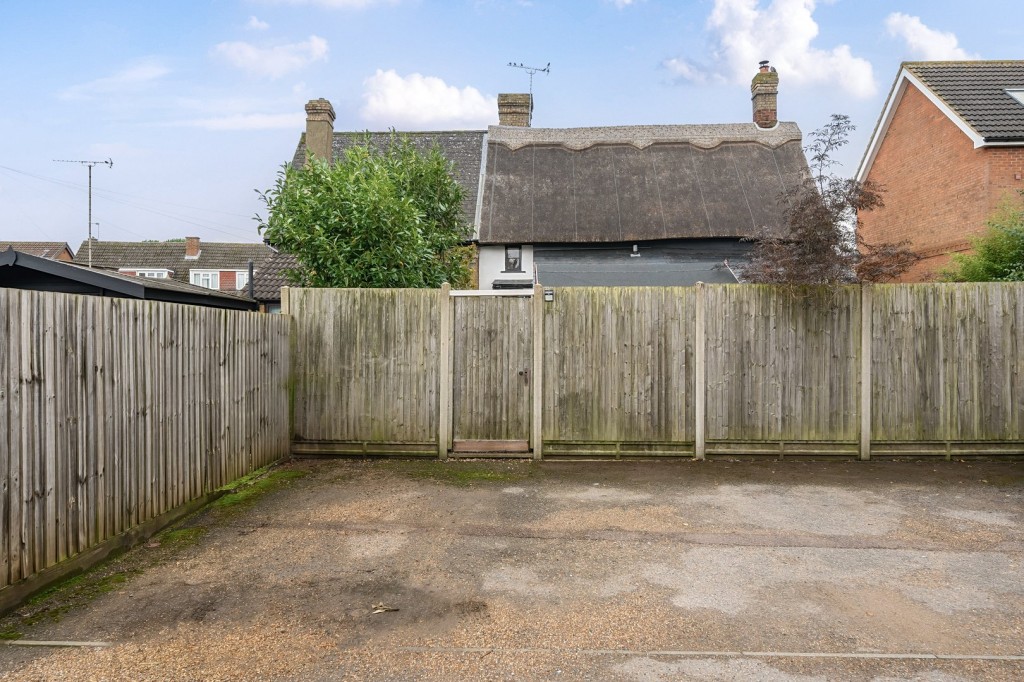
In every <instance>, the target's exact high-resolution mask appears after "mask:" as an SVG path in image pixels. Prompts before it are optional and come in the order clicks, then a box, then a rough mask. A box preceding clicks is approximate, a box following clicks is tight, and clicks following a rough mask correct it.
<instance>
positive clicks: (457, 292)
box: [449, 287, 533, 298]
mask: <svg viewBox="0 0 1024 682" xmlns="http://www.w3.org/2000/svg"><path fill="white" fill-rule="evenodd" d="M449 295H450V296H458V297H461V296H520V297H524V298H529V297H531V296H533V287H530V288H529V289H452V290H451V292H449Z"/></svg>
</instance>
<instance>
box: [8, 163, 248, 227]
mask: <svg viewBox="0 0 1024 682" xmlns="http://www.w3.org/2000/svg"><path fill="white" fill-rule="evenodd" d="M0 169H3V170H7V171H10V172H12V173H18V174H19V175H27V176H28V177H30V178H35V179H36V180H43V181H45V182H52V183H53V184H55V185H62V186H64V187H70V188H72V189H82V186H81V185H79V184H77V183H73V182H68V181H66V180H60V179H58V178H51V177H47V176H45V175H37V174H35V173H29V172H28V171H23V170H18V169H17V168H11V167H10V166H4V165H0ZM104 194H113V195H116V196H122V197H127V198H129V199H139V200H141V201H149V202H153V203H156V204H167V205H168V206H177V207H179V208H189V209H192V210H193V211H205V212H207V213H220V214H222V215H228V216H232V217H235V218H248V217H249V216H247V215H242V214H241V213H234V212H232V211H221V210H218V209H216V208H206V207H203V206H192V205H191V204H182V203H179V202H175V201H164V200H162V199H153V198H152V197H143V196H139V195H138V194H128V193H127V192H115V191H114V190H112V189H97V190H96V196H103V195H104Z"/></svg>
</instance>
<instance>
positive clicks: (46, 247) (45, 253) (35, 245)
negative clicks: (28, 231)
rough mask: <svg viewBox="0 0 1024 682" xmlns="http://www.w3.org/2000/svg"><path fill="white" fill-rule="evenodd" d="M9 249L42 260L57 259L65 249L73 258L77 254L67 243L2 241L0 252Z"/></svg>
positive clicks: (0, 242)
mask: <svg viewBox="0 0 1024 682" xmlns="http://www.w3.org/2000/svg"><path fill="white" fill-rule="evenodd" d="M7 249H14V250H15V251H20V252H21V253H27V254H29V255H31V256H39V257H40V258H56V257H57V256H58V255H60V253H61V252H62V251H63V250H64V249H67V250H68V253H69V254H70V255H71V257H72V258H74V256H75V252H74V251H72V250H71V247H70V246H68V243H67V242H2V241H0V251H6V250H7Z"/></svg>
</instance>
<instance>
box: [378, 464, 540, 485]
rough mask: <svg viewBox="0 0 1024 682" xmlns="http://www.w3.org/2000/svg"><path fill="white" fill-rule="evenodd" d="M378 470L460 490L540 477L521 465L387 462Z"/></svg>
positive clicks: (535, 471) (537, 472)
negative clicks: (479, 484) (475, 485)
mask: <svg viewBox="0 0 1024 682" xmlns="http://www.w3.org/2000/svg"><path fill="white" fill-rule="evenodd" d="M380 466H381V467H382V468H384V469H387V470H390V471H393V472H395V473H397V474H400V475H403V476H408V477H409V478H415V479H427V480H431V481H437V482H438V483H444V484H447V485H454V486H461V487H466V486H471V485H473V484H474V483H481V484H487V483H504V484H508V483H519V482H522V481H525V480H527V479H530V478H534V477H536V476H539V475H540V473H541V472H540V469H539V468H537V467H535V466H533V465H532V464H530V463H525V462H465V461H461V462H453V461H447V462H441V461H437V460H428V461H422V460H387V461H384V462H381V465H380Z"/></svg>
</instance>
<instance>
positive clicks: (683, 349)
mask: <svg viewBox="0 0 1024 682" xmlns="http://www.w3.org/2000/svg"><path fill="white" fill-rule="evenodd" d="M541 295H542V291H541V290H540V289H538V290H537V291H536V292H535V293H534V297H535V303H536V304H535V305H531V306H525V307H524V306H520V305H517V304H514V303H510V302H509V299H507V297H506V298H504V299H499V298H488V297H485V296H484V297H477V298H475V299H473V302H472V305H462V304H461V303H460V304H459V305H458V307H456V304H455V300H456V298H457V294H456V292H448V291H446V290H443V291H440V292H437V291H430V292H427V291H411V290H390V291H380V290H376V291H375V290H307V289H299V290H294V289H293V290H291V291H290V294H289V296H290V301H291V304H290V305H289V308H288V311H287V312H289V313H290V314H291V315H292V316H293V317H294V319H295V324H296V339H297V343H296V346H295V350H296V352H295V354H294V356H293V363H294V365H295V368H296V373H297V374H296V376H297V377H298V380H297V382H296V417H297V418H296V431H295V442H294V443H293V447H294V448H295V450H296V451H301V452H323V453H332V452H368V453H381V454H389V453H395V452H403V453H407V452H409V451H416V452H419V453H420V454H428V455H432V454H434V453H437V454H440V456H442V457H443V456H446V455H447V454H448V452H449V451H450V449H451V445H452V443H453V440H452V438H451V437H450V434H451V433H452V432H453V427H454V430H455V432H456V433H458V432H459V425H460V424H462V423H463V422H464V421H466V420H470V419H474V420H477V421H474V422H473V424H474V427H473V431H472V434H473V435H474V436H475V437H479V436H480V435H481V434H482V433H485V432H489V433H493V434H494V435H492V436H491V437H492V438H495V439H496V440H495V443H498V444H499V445H500V444H502V443H507V441H500V440H498V439H500V438H503V437H504V438H525V436H522V435H521V434H522V433H523V432H524V431H525V430H526V429H525V427H524V425H522V424H520V423H518V422H517V423H515V424H512V423H511V422H509V423H505V422H502V423H496V424H494V425H491V426H490V427H487V425H486V424H481V423H478V421H479V418H480V417H481V416H487V415H490V416H491V417H490V418H492V419H497V420H500V419H503V417H502V415H509V414H514V415H517V419H518V415H519V414H520V412H517V411H516V410H514V409H510V408H512V407H515V406H516V405H522V404H523V403H522V401H523V400H528V401H529V400H530V399H529V396H528V395H527V394H524V393H523V381H522V380H519V379H517V378H516V376H514V375H513V374H512V373H511V372H513V371H518V372H519V373H522V372H523V369H524V368H523V367H522V366H521V365H523V364H524V359H523V358H524V357H525V356H523V357H520V356H522V353H519V352H515V353H513V352H512V351H511V350H510V349H512V348H514V347H515V348H518V347H519V346H522V345H523V344H524V343H526V341H525V340H526V339H529V338H531V334H532V339H533V349H532V352H533V354H534V357H535V358H536V362H535V365H534V368H533V375H534V376H533V380H534V381H535V382H537V381H539V384H535V385H534V387H533V388H532V391H533V393H532V401H530V408H529V410H528V412H529V420H530V421H531V425H530V428H529V431H530V432H531V434H532V435H531V437H530V445H531V447H532V449H533V451H534V454H535V456H537V455H539V454H540V453H541V452H543V453H544V454H545V455H546V456H558V455H595V456H604V455H612V456H617V457H618V456H629V455H644V456H650V455H661V454H676V455H679V454H685V455H695V456H697V457H702V456H704V455H705V453H706V454H709V455H714V454H739V453H744V454H771V455H786V454H839V455H847V456H858V455H859V456H860V457H862V458H867V457H870V455H871V453H872V452H874V453H876V454H937V455H945V456H952V455H954V454H966V453H971V452H977V453H979V454H988V455H992V454H1024V335H1022V333H1021V332H1022V331H1024V285H1021V284H926V285H920V284H918V285H876V286H866V287H863V288H861V287H857V286H850V287H839V288H829V289H816V288H797V289H795V288H791V287H767V286H751V285H711V286H698V287H695V288H661V287H659V288H653V287H650V288H648V287H637V288H566V289H556V290H554V291H553V297H552V300H550V301H549V300H543V301H541ZM546 298H547V297H546V296H545V297H544V299H546ZM512 300H513V301H514V299H512ZM510 306H511V307H510ZM513 308H514V309H515V311H517V312H516V314H515V316H514V319H515V320H517V322H516V324H517V325H518V324H522V325H526V326H527V327H528V328H518V327H517V328H516V329H515V330H510V329H509V328H508V325H509V320H510V319H513V318H512V317H510V315H511V311H512V309H513ZM531 311H532V313H531ZM413 322H414V323H413ZM467 329H472V335H471V336H467V335H466V331H465V330H467ZM537 332H539V333H537ZM460 339H463V340H464V339H470V340H471V345H470V346H467V345H466V342H464V341H460ZM466 352H472V354H473V355H472V356H471V358H472V359H471V361H467V360H466V358H464V357H462V356H461V355H459V354H461V353H466ZM528 353H529V351H527V354H528ZM513 357H514V360H511V359H510V358H513ZM503 363H505V364H507V365H509V366H508V367H505V366H504V365H503ZM513 365H514V366H513ZM506 370H507V371H506ZM481 381H483V382H488V383H489V385H487V386H482V387H481V386H477V385H475V384H474V383H473V382H477V383H479V382H481ZM503 387H504V388H503ZM499 388H500V389H501V390H498V389H499ZM456 392H457V395H455V399H454V400H453V394H455V393H456ZM470 393H471V394H472V395H475V396H484V398H483V399H482V400H478V401H477V403H480V404H477V403H474V402H473V401H470V400H466V399H464V397H465V395H464V394H470ZM524 395H526V397H524ZM503 400H507V401H511V402H508V403H506V404H502V401H503ZM453 404H454V405H455V407H456V408H457V409H455V410H454V411H453V410H452V405H453ZM460 420H461V421H460ZM467 423H468V422H467ZM510 426H515V428H514V429H512V430H510V429H509V427H510ZM538 427H539V428H538ZM479 442H482V441H474V443H479ZM517 442H519V441H517Z"/></svg>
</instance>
